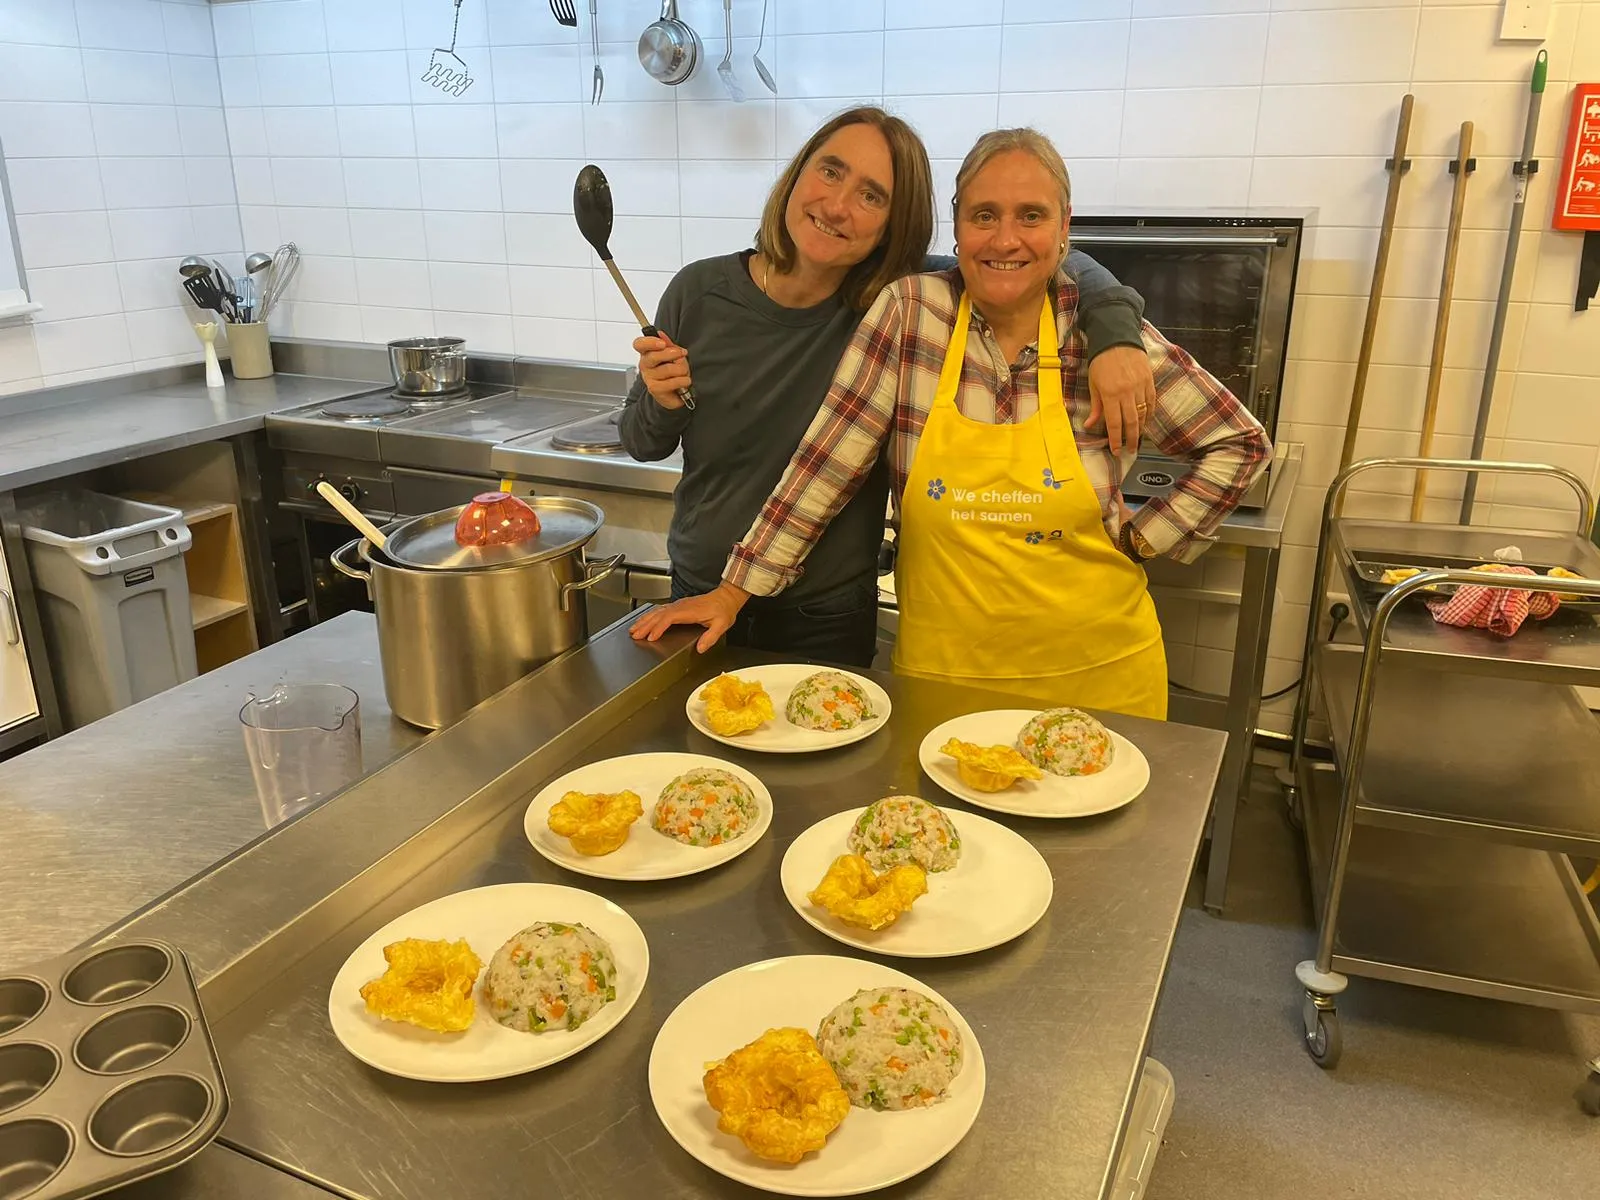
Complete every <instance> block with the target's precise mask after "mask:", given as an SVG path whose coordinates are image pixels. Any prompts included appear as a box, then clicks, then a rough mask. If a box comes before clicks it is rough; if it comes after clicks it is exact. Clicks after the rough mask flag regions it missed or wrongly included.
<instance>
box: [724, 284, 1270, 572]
mask: <svg viewBox="0 0 1600 1200" xmlns="http://www.w3.org/2000/svg"><path fill="white" fill-rule="evenodd" d="M1052 294H1053V296H1054V299H1055V306H1056V331H1057V334H1058V336H1059V338H1060V343H1061V345H1060V355H1061V390H1062V393H1063V395H1064V397H1065V399H1066V401H1067V408H1068V412H1069V414H1070V416H1071V419H1072V431H1073V435H1074V437H1075V438H1076V440H1077V444H1078V454H1079V456H1080V457H1081V458H1082V460H1083V465H1084V470H1085V472H1086V473H1087V475H1088V477H1089V481H1090V483H1091V484H1092V485H1093V487H1094V490H1095V495H1096V496H1098V497H1099V499H1100V509H1101V516H1102V519H1103V520H1104V522H1105V527H1106V532H1107V534H1109V535H1110V536H1111V538H1112V540H1113V541H1115V540H1116V537H1117V534H1118V532H1119V531H1120V527H1121V523H1122V516H1121V513H1122V506H1121V499H1122V488H1121V469H1120V466H1119V464H1118V462H1117V459H1116V456H1115V455H1113V454H1112V453H1111V448H1110V445H1109V443H1108V441H1107V439H1106V438H1105V437H1104V436H1103V435H1099V436H1097V435H1095V434H1093V433H1089V432H1087V431H1086V430H1085V428H1084V425H1085V422H1086V421H1087V420H1088V417H1089V363H1088V358H1087V355H1086V347H1085V342H1084V337H1083V333H1082V331H1081V330H1080V329H1079V328H1078V326H1077V323H1076V321H1075V320H1074V317H1075V315H1076V313H1077V307H1078V289H1077V287H1076V286H1075V285H1074V284H1073V283H1072V281H1071V280H1070V279H1069V278H1067V276H1066V275H1065V274H1060V273H1058V274H1057V275H1056V278H1055V281H1054V284H1053V287H1052ZM960 300H961V276H960V273H959V272H957V271H945V272H941V273H939V274H936V275H912V276H909V277H907V278H905V279H901V280H899V281H898V282H896V283H894V284H891V285H890V286H889V287H887V288H885V289H884V290H883V292H882V293H881V294H880V295H879V296H878V298H877V300H876V301H874V302H873V305H872V308H871V309H870V310H869V311H868V313H867V315H866V318H865V319H864V320H863V321H862V322H861V326H860V328H859V329H857V330H856V334H855V337H854V338H853V339H852V340H851V342H850V345H849V347H848V348H847V349H846V350H845V352H844V357H843V358H842V359H840V360H839V369H838V371H837V372H836V373H835V375H834V377H833V386H832V387H831V388H830V389H829V390H828V398H827V400H826V401H825V402H824V403H823V406H822V409H821V411H819V412H818V413H817V416H816V419H815V420H813V421H812V422H811V428H810V429H808V430H807V431H806V436H805V440H804V441H802V442H801V443H800V446H799V448H798V449H796V451H795V454H794V457H793V458H792V459H791V460H790V462H789V467H788V470H787V471H785V472H784V476H783V479H782V480H781V481H780V482H779V484H778V488H777V490H776V491H775V492H773V493H772V495H771V496H770V497H768V499H767V502H766V504H765V505H764V506H763V507H762V509H761V513H760V515H759V516H758V517H757V518H756V521H755V523H754V524H753V525H751V527H750V529H749V531H748V532H747V533H746V534H745V537H744V540H743V541H742V542H741V543H739V544H738V545H737V546H735V547H734V548H733V554H732V557H730V558H729V560H728V566H727V569H726V571H724V573H723V578H724V579H725V580H727V581H728V582H729V583H732V584H735V585H737V586H738V587H741V588H743V589H744V590H746V591H748V592H752V593H754V594H756V595H761V596H768V595H773V594H775V593H777V592H780V591H782V590H783V589H784V588H785V587H787V586H789V585H790V584H791V583H793V582H794V581H795V580H796V579H797V578H798V577H799V575H800V563H801V562H802V561H803V560H804V558H805V556H806V554H807V553H808V552H809V551H810V549H811V547H812V546H813V545H815V544H816V540H817V538H818V537H819V536H820V534H821V533H822V530H823V529H825V528H826V527H827V524H828V522H829V521H830V520H832V519H833V516H834V514H835V513H837V512H838V511H839V509H840V508H842V507H843V506H844V503H845V501H846V500H847V499H849V497H850V496H851V495H852V494H853V493H854V491H855V489H856V487H857V486H859V484H860V483H861V481H862V479H864V478H865V477H866V475H867V472H868V471H869V470H870V469H871V468H872V465H873V463H874V462H876V461H877V458H878V453H879V451H880V449H882V447H883V446H884V443H885V442H887V443H888V447H889V462H890V466H891V468H892V470H893V472H894V487H893V495H895V496H896V497H898V496H900V495H902V494H903V493H904V491H905V488H906V476H907V474H908V473H909V472H910V470H911V464H912V461H913V459H914V458H915V456H916V452H917V443H918V442H919V441H920V440H921V438H922V427H923V425H924V424H925V423H926V422H927V419H928V413H929V412H930V411H931V410H932V408H933V401H934V396H935V394H936V393H937V391H938V388H939V370H940V367H941V366H942V365H943V362H944V355H945V350H946V349H947V348H948V347H949V345H950V337H951V334H952V333H953V331H954V329H955V323H956V309H957V307H958V305H959V304H960ZM1144 345H1145V350H1146V352H1147V353H1148V354H1149V356H1150V367H1151V370H1152V371H1153V372H1154V374H1155V388H1156V408H1155V412H1154V414H1153V415H1152V416H1151V417H1150V419H1149V420H1148V421H1147V422H1146V423H1145V425H1144V428H1143V430H1142V432H1141V438H1142V439H1145V440H1148V441H1150V442H1153V443H1154V444H1155V445H1157V446H1159V447H1160V448H1161V450H1162V451H1163V452H1164V453H1166V454H1169V455H1171V456H1173V457H1174V458H1179V459H1184V460H1187V461H1188V462H1190V463H1192V464H1193V470H1191V471H1190V472H1189V474H1188V475H1187V476H1186V477H1185V478H1184V479H1183V480H1182V481H1181V482H1180V483H1179V484H1178V485H1177V486H1176V487H1175V488H1173V490H1172V492H1171V493H1170V494H1169V495H1167V496H1166V497H1164V498H1163V499H1159V500H1151V501H1149V502H1147V503H1146V504H1144V505H1143V507H1141V508H1140V509H1139V511H1138V512H1137V513H1135V514H1134V516H1133V518H1132V522H1133V526H1134V528H1135V529H1137V530H1138V532H1139V534H1140V536H1142V537H1143V538H1144V540H1145V541H1146V542H1147V543H1148V544H1149V545H1150V547H1151V549H1152V550H1153V551H1154V552H1155V553H1156V554H1160V555H1166V556H1168V557H1171V558H1175V559H1178V560H1179V561H1182V562H1190V561H1193V560H1194V559H1195V558H1198V557H1199V556H1200V554H1201V553H1203V552H1204V551H1205V549H1206V547H1207V546H1208V545H1209V544H1210V538H1209V536H1208V535H1209V534H1210V533H1211V531H1212V530H1213V529H1215V528H1216V527H1217V525H1218V524H1220V523H1221V521H1222V518H1223V517H1225V516H1226V515H1227V514H1228V513H1229V512H1231V511H1232V510H1233V509H1234V507H1235V506H1236V505H1237V504H1238V503H1239V501H1240V499H1242V498H1243V496H1244V493H1245V490H1246V489H1247V488H1248V487H1249V486H1250V484H1251V482H1252V481H1253V480H1254V479H1255V478H1256V476H1257V475H1258V474H1260V473H1261V471H1262V469H1263V468H1264V467H1265V465H1266V462H1267V460H1268V459H1269V458H1270V457H1271V454H1272V446H1271V445H1270V443H1269V442H1268V441H1267V435H1266V432H1265V431H1264V430H1263V429H1262V428H1261V425H1260V424H1259V423H1258V422H1257V421H1256V419H1255V418H1254V417H1253V416H1251V415H1250V413H1249V412H1248V411H1247V410H1246V409H1245V408H1244V406H1243V405H1241V404H1240V403H1239V402H1238V400H1236V399H1234V397H1233V395H1232V393H1230V392H1229V391H1228V390H1227V389H1226V388H1225V387H1223V386H1222V385H1221V384H1220V383H1218V382H1217V381H1216V380H1215V379H1213V378H1212V377H1211V376H1210V375H1209V374H1207V373H1206V371H1205V370H1204V369H1202V368H1201V367H1200V366H1199V365H1198V364H1197V363H1196V362H1195V361H1194V359H1192V358H1190V357H1189V355H1188V354H1186V353H1184V351H1183V350H1181V349H1179V348H1178V347H1177V346H1174V345H1173V344H1172V343H1171V342H1169V341H1167V340H1166V339H1165V338H1164V337H1162V336H1161V335H1160V334H1159V333H1157V332H1156V330H1155V328H1154V327H1153V326H1152V325H1151V324H1150V323H1149V322H1148V321H1147V322H1145V324H1144ZM1038 363H1039V355H1038V348H1037V347H1036V346H1031V345H1030V346H1029V347H1027V348H1026V349H1025V350H1023V352H1022V354H1021V355H1020V356H1019V357H1018V359H1017V362H1016V363H1015V364H1012V365H1008V364H1007V363H1006V361H1005V356H1004V354H1002V352H1001V350H1000V344H999V342H998V341H997V340H996V338H995V335H994V333H993V331H992V330H991V328H990V327H989V325H988V323H987V322H986V321H984V320H983V318H982V317H981V316H980V315H979V313H978V312H977V311H976V310H974V311H973V314H972V325H971V332H970V334H969V336H968V338H967V353H966V360H965V362H964V363H963V364H962V368H961V386H960V389H959V391H958V393H957V396H956V404H957V406H958V407H959V408H960V410H961V412H962V413H963V414H964V415H966V416H967V417H970V418H972V419H973V420H978V421H988V422H992V423H1006V422H1012V421H1025V420H1027V419H1028V418H1029V417H1031V416H1033V415H1034V414H1035V413H1036V412H1038V409H1039V371H1038Z"/></svg>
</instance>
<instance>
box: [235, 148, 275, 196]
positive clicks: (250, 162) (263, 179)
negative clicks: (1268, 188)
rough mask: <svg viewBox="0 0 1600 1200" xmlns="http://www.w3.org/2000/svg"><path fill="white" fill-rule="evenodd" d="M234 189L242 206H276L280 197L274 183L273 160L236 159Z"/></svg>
mask: <svg viewBox="0 0 1600 1200" xmlns="http://www.w3.org/2000/svg"><path fill="white" fill-rule="evenodd" d="M233 188H234V192H235V193H236V194H237V195H238V197H239V203H240V204H276V203H277V202H278V197H277V191H276V188H275V187H274V186H273V181H272V160H271V159H270V158H239V157H235V158H234V160H233Z"/></svg>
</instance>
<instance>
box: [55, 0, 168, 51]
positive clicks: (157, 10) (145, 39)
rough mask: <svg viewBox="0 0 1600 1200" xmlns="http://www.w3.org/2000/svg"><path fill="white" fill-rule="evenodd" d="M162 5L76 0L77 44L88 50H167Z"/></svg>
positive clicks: (138, 0)
mask: <svg viewBox="0 0 1600 1200" xmlns="http://www.w3.org/2000/svg"><path fill="white" fill-rule="evenodd" d="M163 7H164V6H163V5H160V4H153V3H145V2H143V0H131V2H130V0H75V3H74V8H76V10H77V13H78V44H79V45H80V46H83V47H84V48H85V49H89V48H91V47H93V48H98V49H101V50H145V51H151V52H154V53H165V52H166V50H167V33H166V27H165V25H164V24H163V22H162V11H161V10H162V8H163Z"/></svg>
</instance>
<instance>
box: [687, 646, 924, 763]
mask: <svg viewBox="0 0 1600 1200" xmlns="http://www.w3.org/2000/svg"><path fill="white" fill-rule="evenodd" d="M819 671H838V672H839V673H840V674H841V675H848V676H849V677H850V678H851V679H853V680H855V681H856V682H857V683H858V684H860V685H861V687H862V688H863V689H864V690H865V691H866V693H867V699H868V700H869V701H870V703H871V704H872V711H873V712H874V713H876V714H877V715H876V716H874V717H873V718H872V719H871V720H868V721H863V722H861V724H859V725H857V726H856V727H855V728H854V729H841V730H839V731H837V732H829V731H824V730H821V729H801V728H800V727H799V726H798V725H791V724H789V722H788V720H786V719H785V717H784V715H783V709H784V706H785V705H786V704H788V702H789V693H790V692H792V691H794V687H795V684H797V683H799V682H800V681H801V680H802V679H805V678H808V677H809V676H812V675H815V674H817V672H819ZM732 674H734V675H737V676H738V677H739V678H740V679H743V680H746V681H747V682H748V681H755V680H759V681H760V683H761V685H762V686H763V687H765V688H766V689H767V695H769V696H771V697H772V707H773V709H774V710H775V711H776V713H777V716H775V717H773V719H772V720H770V721H768V722H767V723H766V724H765V725H763V726H762V727H761V728H760V729H757V730H755V731H753V732H751V733H742V734H740V735H739V736H737V737H723V736H722V734H720V733H713V732H711V726H710V725H708V724H707V723H706V703H705V701H704V700H702V699H700V692H701V689H703V688H704V687H705V683H702V684H697V685H696V686H695V689H694V691H693V692H692V693H690V695H689V702H688V703H687V704H685V705H684V711H685V712H687V713H688V714H689V723H690V724H691V725H693V726H694V727H695V728H696V729H698V730H699V731H700V732H701V733H703V734H705V735H706V736H707V737H708V738H711V739H713V740H714V741H718V742H721V743H722V744H723V745H725V746H737V747H739V749H741V750H759V751H761V752H762V753H764V754H806V753H809V752H811V751H814V750H833V749H835V748H836V747H839V746H848V745H850V744H851V743H852V742H859V741H863V740H865V739H866V738H869V737H871V736H872V735H873V734H875V733H877V732H878V731H879V730H881V729H884V728H886V727H887V725H888V723H889V720H888V718H889V713H890V711H891V709H892V708H893V705H891V704H890V703H889V693H888V692H886V691H884V690H883V689H882V688H881V687H879V686H878V685H877V684H875V683H873V682H872V680H870V679H868V678H866V677H865V676H863V675H857V674H856V673H855V672H854V671H846V670H844V669H843V668H842V667H818V666H812V665H807V664H805V663H774V664H772V665H770V666H756V667H741V668H740V669H739V670H737V671H734V672H732ZM710 682H711V680H709V679H708V680H706V683H710Z"/></svg>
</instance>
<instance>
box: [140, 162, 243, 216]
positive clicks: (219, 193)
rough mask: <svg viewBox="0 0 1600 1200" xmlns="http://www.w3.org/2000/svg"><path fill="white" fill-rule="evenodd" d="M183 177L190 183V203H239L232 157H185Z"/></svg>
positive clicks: (203, 205)
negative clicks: (234, 187)
mask: <svg viewBox="0 0 1600 1200" xmlns="http://www.w3.org/2000/svg"><path fill="white" fill-rule="evenodd" d="M148 161H150V162H162V161H165V160H163V159H150V160H148ZM183 177H184V179H185V181H186V182H187V183H188V203H189V204H193V205H199V206H202V207H213V206H223V205H233V204H237V203H238V195H237V193H236V192H235V191H234V189H233V160H232V159H230V158H227V157H225V156H217V157H204V156H194V157H188V158H185V159H184V160H183Z"/></svg>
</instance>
